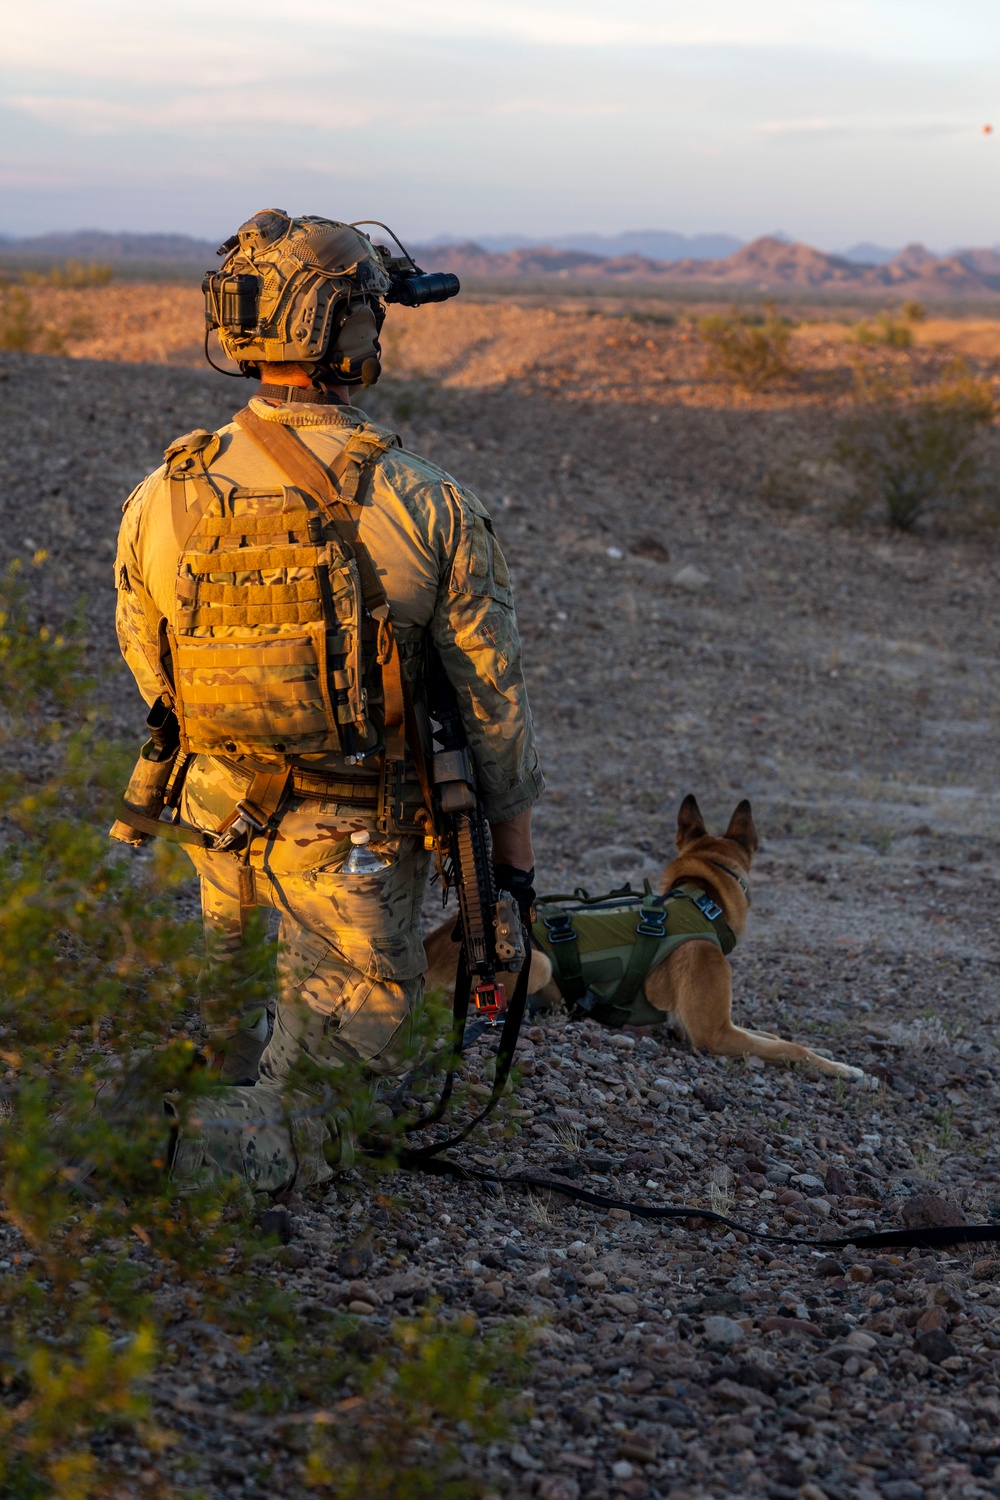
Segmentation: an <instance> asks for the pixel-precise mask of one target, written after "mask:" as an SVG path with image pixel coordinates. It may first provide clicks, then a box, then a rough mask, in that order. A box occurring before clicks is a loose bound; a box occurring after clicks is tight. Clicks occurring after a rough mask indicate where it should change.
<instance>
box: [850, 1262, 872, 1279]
mask: <svg viewBox="0 0 1000 1500" xmlns="http://www.w3.org/2000/svg"><path fill="white" fill-rule="evenodd" d="M847 1279H848V1280H849V1281H861V1282H868V1281H871V1279H872V1268H871V1266H852V1267H851V1269H850V1270H849V1271H848V1273H847Z"/></svg>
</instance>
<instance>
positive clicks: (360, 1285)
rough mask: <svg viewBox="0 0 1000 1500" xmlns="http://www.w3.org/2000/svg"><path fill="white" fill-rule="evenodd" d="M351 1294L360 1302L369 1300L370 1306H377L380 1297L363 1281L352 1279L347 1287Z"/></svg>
mask: <svg viewBox="0 0 1000 1500" xmlns="http://www.w3.org/2000/svg"><path fill="white" fill-rule="evenodd" d="M348 1291H349V1292H350V1294H351V1296H352V1297H354V1298H355V1299H357V1300H358V1301H360V1302H370V1303H371V1305H372V1307H378V1305H379V1303H380V1302H381V1300H382V1299H381V1297H380V1296H379V1294H378V1292H376V1291H375V1290H374V1289H373V1288H372V1287H370V1286H369V1285H368V1283H367V1282H365V1281H352V1282H351V1284H350V1286H349V1287H348Z"/></svg>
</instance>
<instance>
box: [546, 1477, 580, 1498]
mask: <svg viewBox="0 0 1000 1500" xmlns="http://www.w3.org/2000/svg"><path fill="white" fill-rule="evenodd" d="M535 1494H536V1495H537V1496H538V1500H580V1486H579V1485H578V1484H577V1482H576V1480H575V1479H571V1478H570V1477H569V1475H568V1474H546V1476H545V1478H544V1479H540V1480H539V1481H538V1489H537V1490H536V1491H535Z"/></svg>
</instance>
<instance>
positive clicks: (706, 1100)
mask: <svg viewBox="0 0 1000 1500" xmlns="http://www.w3.org/2000/svg"><path fill="white" fill-rule="evenodd" d="M706 581H707V580H706ZM694 1096H695V1098H696V1099H697V1100H698V1103H699V1104H701V1105H702V1107H703V1108H704V1109H707V1110H708V1111H709V1113H710V1114H718V1113H719V1112H720V1110H723V1109H725V1107H726V1101H725V1099H723V1097H722V1095H721V1094H717V1093H716V1092H715V1090H714V1089H712V1088H709V1087H708V1086H707V1085H706V1084H703V1083H698V1084H695V1087H694Z"/></svg>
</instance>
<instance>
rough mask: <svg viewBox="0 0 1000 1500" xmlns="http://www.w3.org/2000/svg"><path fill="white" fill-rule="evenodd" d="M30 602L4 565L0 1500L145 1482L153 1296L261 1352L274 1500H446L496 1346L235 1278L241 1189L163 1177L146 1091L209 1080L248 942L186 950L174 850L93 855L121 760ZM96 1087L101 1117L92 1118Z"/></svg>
mask: <svg viewBox="0 0 1000 1500" xmlns="http://www.w3.org/2000/svg"><path fill="white" fill-rule="evenodd" d="M38 562H39V563H41V562H42V558H41V557H39V558H38ZM29 597H30V593H29V590H28V589H27V588H26V584H25V575H24V573H23V572H18V571H16V570H15V571H14V572H12V573H10V574H8V575H7V577H6V578H5V579H4V580H3V581H2V584H0V1242H2V1246H3V1255H4V1258H5V1259H6V1260H7V1261H9V1262H11V1263H12V1269H10V1270H8V1271H6V1272H4V1273H0V1494H3V1495H5V1496H10V1497H12V1500H42V1497H49V1496H51V1497H58V1500H103V1497H105V1496H110V1495H125V1494H130V1493H134V1492H135V1490H134V1479H133V1478H131V1477H129V1476H130V1474H132V1473H133V1472H134V1465H136V1464H138V1465H139V1466H140V1467H141V1466H145V1467H152V1468H153V1469H154V1470H155V1469H156V1468H157V1466H158V1464H159V1462H160V1460H159V1457H158V1456H159V1455H161V1454H163V1453H164V1451H165V1450H166V1449H167V1448H169V1446H170V1445H171V1443H172V1442H174V1437H173V1435H172V1434H171V1433H170V1432H169V1431H167V1430H166V1429H164V1428H163V1427H162V1426H161V1425H159V1423H158V1422H157V1421H156V1420H155V1419H154V1416H153V1410H152V1398H153V1395H154V1394H155V1390H156V1383H157V1380H158V1378H159V1376H160V1372H161V1371H163V1370H164V1369H166V1370H167V1371H168V1372H169V1367H170V1362H171V1361H172V1359H173V1358H174V1356H173V1355H172V1354H171V1353H170V1352H169V1350H168V1349H167V1347H166V1346H167V1345H168V1344H169V1342H170V1338H169V1334H168V1333H167V1332H166V1328H167V1324H168V1323H169V1322H170V1321H172V1320H173V1319H174V1318H175V1317H176V1316H177V1313H176V1307H177V1304H178V1300H180V1302H181V1304H182V1305H183V1306H184V1307H185V1308H186V1309H187V1314H188V1316H191V1317H195V1318H197V1319H198V1320H199V1326H209V1327H210V1326H211V1325H217V1326H219V1327H221V1328H223V1329H225V1330H226V1332H227V1333H229V1334H230V1335H232V1336H235V1337H236V1338H239V1339H243V1340H245V1346H246V1347H247V1348H250V1347H251V1346H252V1343H253V1341H255V1340H259V1339H261V1338H265V1337H266V1338H273V1340H274V1341H275V1344H276V1345H277V1346H279V1348H281V1349H283V1351H284V1355H283V1360H284V1362H283V1364H280V1365H279V1367H278V1368H276V1369H275V1370H274V1371H273V1372H272V1376H273V1378H272V1376H262V1378H261V1380H260V1382H259V1383H255V1386H254V1391H255V1395H258V1394H259V1397H260V1400H261V1402H262V1403H263V1404H265V1405H266V1404H267V1402H266V1401H265V1398H266V1397H269V1400H270V1409H271V1410H272V1411H273V1410H275V1409H276V1407H279V1408H280V1409H281V1410H282V1411H284V1412H286V1413H288V1422H289V1425H288V1427H287V1429H285V1428H282V1429H280V1430H279V1432H278V1433H277V1434H276V1436H270V1435H269V1443H271V1444H272V1445H273V1443H274V1442H275V1441H280V1442H282V1443H283V1444H284V1445H285V1447H286V1449H287V1451H288V1467H287V1471H286V1473H285V1475H284V1483H283V1488H282V1493H283V1494H288V1495H292V1494H295V1493H306V1492H307V1490H308V1491H309V1492H312V1493H316V1492H317V1491H318V1492H320V1493H323V1492H324V1491H325V1492H326V1493H329V1494H331V1495H333V1494H337V1495H338V1496H340V1495H346V1494H355V1495H357V1496H358V1497H360V1496H362V1495H365V1496H368V1495H372V1496H379V1495H386V1496H389V1495H392V1496H393V1497H397V1496H399V1497H404V1496H410V1495H412V1496H414V1497H418V1496H423V1495H425V1494H426V1495H431V1494H433V1495H438V1494H440V1495H446V1494H454V1495H455V1496H456V1497H457V1496H460V1495H465V1494H468V1493H470V1490H471V1485H470V1483H469V1482H468V1481H467V1480H466V1479H464V1478H463V1477H462V1476H461V1475H460V1474H459V1475H457V1477H455V1476H452V1475H451V1473H450V1469H449V1465H451V1464H452V1463H453V1459H454V1455H455V1452H456V1442H457V1438H456V1426H457V1424H458V1422H459V1421H462V1422H463V1423H464V1422H466V1421H468V1422H471V1423H473V1424H474V1426H475V1427H476V1429H477V1430H480V1431H483V1432H484V1433H489V1432H492V1431H496V1430H499V1427H500V1426H501V1425H502V1424H503V1422H504V1421H505V1420H506V1413H507V1410H508V1408H507V1406H506V1404H505V1402H504V1401H503V1400H502V1399H501V1400H500V1401H497V1399H496V1395H495V1391H496V1386H497V1383H498V1381H499V1377H498V1375H497V1372H498V1370H499V1369H500V1368H501V1367H504V1368H506V1367H507V1366H508V1365H509V1364H510V1363H511V1361H515V1360H516V1358H517V1357H518V1352H517V1350H518V1343H519V1336H517V1335H514V1336H503V1337H499V1338H493V1339H486V1340H484V1339H480V1338H479V1337H478V1335H477V1334H476V1332H475V1330H474V1329H473V1328H472V1327H471V1326H466V1325H463V1324H462V1323H461V1322H449V1321H448V1320H447V1319H445V1318H444V1317H443V1316H442V1315H441V1314H438V1313H435V1312H433V1311H432V1312H430V1313H428V1314H426V1315H424V1316H423V1317H422V1318H420V1319H417V1320H409V1321H407V1320H405V1319H402V1320H399V1321H397V1323H396V1324H395V1325H394V1326H393V1327H392V1328H390V1329H389V1330H388V1331H378V1330H375V1329H359V1328H358V1326H357V1323H358V1320H357V1319H355V1318H351V1317H347V1316H344V1315H341V1314H339V1313H336V1312H333V1311H331V1312H330V1313H329V1314H324V1313H323V1312H322V1311H317V1309H316V1307H315V1304H310V1306H309V1309H308V1311H306V1310H305V1309H300V1308H299V1307H298V1304H297V1302H296V1300H295V1298H294V1296H292V1295H291V1294H290V1293H289V1294H281V1296H280V1297H278V1296H276V1294H275V1292H274V1290H273V1289H272V1287H271V1279H270V1276H269V1275H268V1274H263V1275H262V1274H260V1273H261V1270H262V1269H264V1270H265V1271H266V1270H268V1269H269V1266H268V1258H269V1257H272V1256H273V1255H274V1253H275V1251H274V1249H273V1247H271V1248H269V1247H268V1245H267V1243H265V1241H264V1240H263V1239H262V1236H261V1234H260V1232H259V1230H258V1229H257V1228H256V1227H255V1220H254V1212H255V1205H254V1203H253V1201H252V1199H251V1198H250V1195H249V1194H248V1193H247V1192H246V1190H245V1189H240V1188H239V1187H238V1186H237V1185H236V1184H233V1186H232V1188H231V1190H227V1191H223V1192H221V1193H219V1192H217V1191H209V1190H198V1191H186V1192H185V1193H184V1194H183V1195H180V1194H178V1193H177V1192H176V1191H175V1190H174V1188H173V1187H172V1185H171V1183H170V1180H169V1178H168V1176H167V1173H166V1171H165V1166H166V1158H167V1147H168V1139H167V1134H166V1126H165V1123H164V1117H163V1115H162V1113H161V1106H160V1105H159V1100H160V1098H161V1096H162V1094H163V1093H164V1092H166V1091H168V1090H169V1091H170V1092H171V1098H172V1100H173V1101H174V1103H175V1107H176V1108H177V1110H178V1111H179V1113H180V1115H181V1118H182V1120H183V1119H184V1118H185V1117H186V1116H187V1115H189V1114H190V1112H191V1111H192V1110H196V1109H197V1106H198V1101H199V1100H200V1099H201V1098H203V1097H204V1096H205V1094H206V1093H208V1092H210V1091H211V1090H212V1089H213V1088H214V1087H215V1086H216V1085H215V1084H214V1083H213V1082H212V1080H211V1077H210V1075H209V1071H208V1070H207V1069H206V1068H205V1067H203V1066H201V1065H200V1063H201V1048H200V1045H199V1034H198V1020H197V1003H198V1000H199V998H200V997H201V996H203V995H212V996H213V997H220V996H221V997H226V996H228V997H229V998H230V1000H231V1001H232V1002H233V1003H234V1004H235V999H236V997H237V996H239V997H240V998H242V999H246V998H247V993H248V989H249V990H250V991H251V993H252V992H253V986H255V985H261V986H264V985H266V984H267V983H268V982H269V980H268V967H269V965H268V958H269V954H268V950H267V943H266V938H265V935H264V933H263V931H262V930H260V929H259V930H258V932H257V934H256V937H255V939H254V940H253V941H252V942H251V943H250V944H249V945H248V950H247V952H246V953H244V954H241V956H240V957H239V958H238V959H237V960H236V961H235V962H226V961H223V960H222V959H221V958H219V957H218V956H215V957H214V958H213V959H210V961H208V962H206V959H205V955H204V950H203V941H202V937H201V934H200V931H199V928H200V923H197V922H193V921H190V920H186V919H185V918H184V915H183V903H182V901H181V900H180V896H181V894H182V891H183V888H184V882H185V881H186V879H187V874H186V872H185V874H184V875H182V874H181V871H182V869H183V868H184V867H183V866H182V865H181V864H180V863H179V862H178V861H177V859H176V857H175V855H174V851H171V850H170V849H169V848H164V846H162V845H155V846H154V847H152V849H150V850H149V852H148V854H146V855H144V856H143V857H141V858H140V859H138V860H136V859H134V858H133V857H132V856H131V855H130V854H128V853H126V852H123V851H122V850H120V849H119V848H116V847H113V846H111V845H109V843H108V840H107V838H106V834H105V830H106V829H107V827H108V826H109V823H110V820H111V812H110V806H111V802H112V797H113V793H114V792H115V791H116V790H117V789H118V788H119V787H120V786H121V785H122V784H123V780H124V777H125V775H126V773H127V767H128V763H129V760H130V758H131V754H132V753H133V752H132V749H131V747H127V748H126V747H122V746H120V745H116V744H114V743H112V742H108V741H107V740H104V739H102V738H101V735H100V714H99V706H98V702H97V699H96V695H95V689H94V685H93V683H91V682H89V681H88V679H87V676H86V671H85V668H86V652H85V644H84V642H83V641H82V639H81V638H80V636H79V633H78V632H76V633H74V632H73V631H71V630H68V631H65V632H58V631H55V630H52V629H50V628H46V627H44V626H42V627H39V626H38V625H37V624H33V623H32V621H31V618H30V614H29V611H28V608H27V600H28V598H29ZM140 1058H141V1066H137V1059H140ZM140 1084H141V1087H140V1086H139V1085H140ZM344 1086H345V1087H347V1088H350V1087H357V1084H356V1083H355V1084H351V1083H348V1084H345V1085H344ZM99 1091H100V1094H99ZM98 1094H99V1097H100V1098H102V1099H103V1098H107V1099H108V1100H109V1101H110V1102H109V1103H108V1105H106V1106H104V1107H96V1108H95V1096H98ZM355 1102H356V1103H357V1110H358V1113H359V1114H363V1102H364V1101H360V1100H359V1101H355ZM347 1103H348V1104H350V1103H351V1100H350V1099H348V1100H347ZM262 1258H263V1266H262ZM361 1334H363V1335H364V1336H363V1337H359V1335H361ZM315 1406H318V1407H319V1408H320V1410H319V1412H318V1413H316V1412H313V1411H311V1410H306V1409H305V1408H312V1407H315ZM356 1415H357V1422H355V1416H356ZM310 1434H311V1436H310ZM386 1434H387V1435H389V1436H390V1438H391V1448H389V1449H388V1450H387V1451H383V1449H382V1447H381V1445H380V1443H379V1442H378V1441H376V1438H377V1437H381V1436H383V1435H386ZM296 1435H298V1436H296ZM129 1450H131V1452H130V1451H129ZM116 1454H117V1455H118V1456H117V1457H116V1456H115V1455H116ZM393 1465H395V1466H396V1467H397V1468H398V1469H399V1470H400V1472H401V1473H402V1476H403V1477H401V1478H400V1479H399V1480H398V1482H397V1481H396V1480H393V1479H392V1477H391V1473H390V1470H391V1468H392V1466H393ZM341 1475H346V1476H348V1477H349V1479H350V1484H351V1485H352V1486H353V1488H350V1487H349V1488H347V1489H344V1488H342V1487H341V1479H340V1476H341ZM329 1476H333V1477H329ZM345 1482H346V1481H345ZM449 1486H451V1488H449ZM187 1492H188V1493H189V1491H187ZM156 1493H157V1494H159V1495H161V1496H167V1495H169V1494H171V1493H172V1491H171V1490H170V1488H169V1487H168V1486H166V1485H165V1484H160V1486H159V1488H158V1489H157V1491H156Z"/></svg>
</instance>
